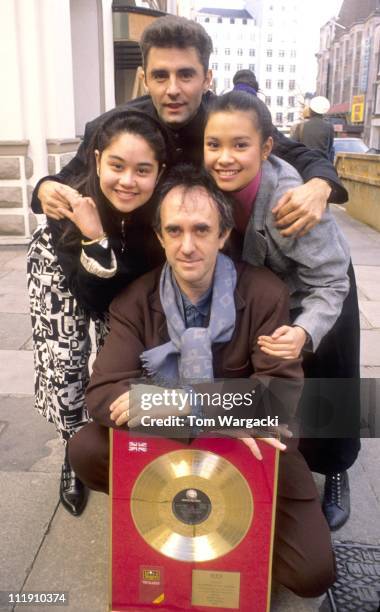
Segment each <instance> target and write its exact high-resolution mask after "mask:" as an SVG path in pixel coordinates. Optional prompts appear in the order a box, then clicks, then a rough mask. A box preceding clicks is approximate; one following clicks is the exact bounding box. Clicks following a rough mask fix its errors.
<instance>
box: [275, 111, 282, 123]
mask: <svg viewBox="0 0 380 612" xmlns="http://www.w3.org/2000/svg"><path fill="white" fill-rule="evenodd" d="M276 123H282V113H276Z"/></svg>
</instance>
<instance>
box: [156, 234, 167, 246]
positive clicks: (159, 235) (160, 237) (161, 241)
mask: <svg viewBox="0 0 380 612" xmlns="http://www.w3.org/2000/svg"><path fill="white" fill-rule="evenodd" d="M155 234H156V236H157V238H158V241H159V243H160V245H161V246H162V248H163V249H165V247H164V241H163V240H162V236H161V234H160V233H159V232H155Z"/></svg>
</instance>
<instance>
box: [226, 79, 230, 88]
mask: <svg viewBox="0 0 380 612" xmlns="http://www.w3.org/2000/svg"><path fill="white" fill-rule="evenodd" d="M230 87H231V79H224V89H229V88H230Z"/></svg>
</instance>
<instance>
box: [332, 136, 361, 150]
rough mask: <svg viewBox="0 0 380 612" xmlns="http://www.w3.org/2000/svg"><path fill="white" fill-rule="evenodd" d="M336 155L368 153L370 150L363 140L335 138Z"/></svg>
mask: <svg viewBox="0 0 380 612" xmlns="http://www.w3.org/2000/svg"><path fill="white" fill-rule="evenodd" d="M334 149H335V154H337V153H368V151H369V148H368V147H367V145H366V144H365V142H364V141H363V140H362V139H361V138H334Z"/></svg>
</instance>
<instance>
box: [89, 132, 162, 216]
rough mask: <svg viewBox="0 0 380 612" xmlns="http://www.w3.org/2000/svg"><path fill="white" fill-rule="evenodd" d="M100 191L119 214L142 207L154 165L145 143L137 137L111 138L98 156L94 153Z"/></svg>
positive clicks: (155, 174) (152, 180) (151, 184)
mask: <svg viewBox="0 0 380 612" xmlns="http://www.w3.org/2000/svg"><path fill="white" fill-rule="evenodd" d="M95 156H96V162H97V170H98V176H99V182H100V188H101V190H102V192H103V194H104V195H105V197H106V198H107V199H108V200H109V202H111V204H112V205H113V206H114V207H115V208H116V209H117V210H119V211H120V212H121V213H129V212H132V211H133V210H135V209H136V208H139V207H140V206H143V204H145V203H146V202H147V201H148V200H149V198H150V197H151V196H152V194H153V190H154V187H155V184H156V181H157V177H158V170H159V168H158V161H157V160H156V157H155V154H154V151H153V149H152V148H151V146H150V145H149V143H148V142H147V141H146V140H145V138H142V137H141V136H139V135H138V134H130V133H129V132H123V133H121V134H118V135H117V136H115V137H114V138H113V139H112V140H111V142H110V144H109V146H108V147H106V149H104V151H103V152H102V154H101V155H100V154H99V151H95Z"/></svg>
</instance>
